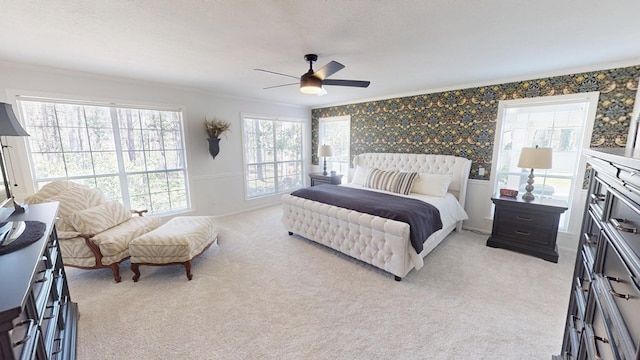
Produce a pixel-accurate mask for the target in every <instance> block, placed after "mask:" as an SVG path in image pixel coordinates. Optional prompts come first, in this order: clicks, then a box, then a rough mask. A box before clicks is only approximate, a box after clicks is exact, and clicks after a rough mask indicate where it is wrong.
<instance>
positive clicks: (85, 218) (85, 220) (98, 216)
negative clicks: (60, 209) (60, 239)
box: [69, 200, 131, 234]
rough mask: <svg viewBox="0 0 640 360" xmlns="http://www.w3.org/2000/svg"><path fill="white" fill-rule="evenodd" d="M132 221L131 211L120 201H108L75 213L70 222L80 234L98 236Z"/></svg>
mask: <svg viewBox="0 0 640 360" xmlns="http://www.w3.org/2000/svg"><path fill="white" fill-rule="evenodd" d="M129 219H131V211H129V210H127V208H126V207H124V205H122V204H121V203H120V202H119V201H116V200H112V201H107V202H105V203H103V204H100V205H98V206H94V207H91V208H88V209H84V210H80V211H76V212H74V213H73V214H72V215H71V217H70V219H69V220H70V222H71V224H72V225H73V227H74V228H75V229H76V231H78V232H79V233H83V234H97V233H101V232H103V231H105V230H107V229H111V228H112V227H114V226H116V225H119V224H122V223H123V222H125V221H127V220H129Z"/></svg>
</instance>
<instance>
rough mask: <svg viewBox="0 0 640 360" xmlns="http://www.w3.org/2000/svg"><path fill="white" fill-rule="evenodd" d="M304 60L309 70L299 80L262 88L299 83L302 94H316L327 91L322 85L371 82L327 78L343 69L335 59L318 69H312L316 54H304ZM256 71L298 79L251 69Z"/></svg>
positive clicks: (316, 57)
mask: <svg viewBox="0 0 640 360" xmlns="http://www.w3.org/2000/svg"><path fill="white" fill-rule="evenodd" d="M304 60H305V61H307V62H308V63H309V71H307V72H306V73H304V74H302V76H300V78H299V80H300V81H299V82H294V83H289V84H282V85H275V86H269V87H266V88H264V89H265V90H266V89H273V88H277V87H282V86H290V85H296V84H300V92H302V93H303V94H318V95H324V94H326V93H327V92H326V91H325V90H324V85H334V86H351V87H361V88H366V87H368V86H369V84H370V83H371V82H370V81H361V80H336V79H327V78H328V77H329V76H331V75H333V74H335V73H337V72H338V71H340V70H342V69H344V65H342V64H340V63H339V62H337V61H331V62H330V63H328V64H327V65H325V66H323V67H322V68H320V70H318V71H313V63H314V62H315V61H317V60H318V55H316V54H307V55H305V56H304ZM253 70H256V71H263V72H266V73H270V74H275V75H282V76H286V77H290V78H293V79H298V77H297V76H293V75H287V74H282V73H279V72H275V71H270V70H264V69H253Z"/></svg>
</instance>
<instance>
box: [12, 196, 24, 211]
mask: <svg viewBox="0 0 640 360" xmlns="http://www.w3.org/2000/svg"><path fill="white" fill-rule="evenodd" d="M11 201H12V202H13V208H14V210H13V213H14V214H22V213H25V212H27V205H21V204H18V202H17V201H16V199H15V198H12V199H11Z"/></svg>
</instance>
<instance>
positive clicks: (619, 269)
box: [598, 241, 640, 339]
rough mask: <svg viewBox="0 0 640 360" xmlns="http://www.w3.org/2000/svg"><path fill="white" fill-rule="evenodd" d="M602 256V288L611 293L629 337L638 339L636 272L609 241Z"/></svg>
mask: <svg viewBox="0 0 640 360" xmlns="http://www.w3.org/2000/svg"><path fill="white" fill-rule="evenodd" d="M603 258H604V259H603V266H602V277H601V282H602V286H603V289H604V291H605V292H606V293H608V294H609V295H611V297H612V300H613V302H614V303H615V305H616V307H617V309H618V311H619V312H620V314H621V316H622V318H623V319H624V323H625V325H626V328H627V330H628V331H629V334H630V335H631V338H632V339H640V316H638V314H640V287H639V286H640V285H639V284H638V281H639V278H638V273H637V271H634V270H633V269H632V268H631V266H630V265H629V264H628V263H627V261H626V260H625V259H624V258H623V257H622V255H621V254H620V252H619V250H618V249H617V247H616V246H615V245H614V244H613V243H612V242H611V241H607V242H606V244H605V248H604V251H603ZM636 270H637V269H636ZM598 276H599V275H598Z"/></svg>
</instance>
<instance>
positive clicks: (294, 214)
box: [282, 153, 471, 281]
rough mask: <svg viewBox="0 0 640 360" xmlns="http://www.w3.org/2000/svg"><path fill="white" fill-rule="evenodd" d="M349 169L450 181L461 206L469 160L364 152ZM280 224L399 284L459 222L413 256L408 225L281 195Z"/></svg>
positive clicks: (460, 225)
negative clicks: (382, 272) (410, 173)
mask: <svg viewBox="0 0 640 360" xmlns="http://www.w3.org/2000/svg"><path fill="white" fill-rule="evenodd" d="M353 165H354V167H356V166H365V167H368V168H377V169H381V170H396V171H415V172H419V173H429V174H448V175H452V176H453V181H452V182H451V184H450V186H449V192H450V193H451V194H452V195H454V196H455V197H456V199H458V202H459V203H460V204H461V205H462V207H464V204H465V198H466V193H467V180H468V177H469V171H470V169H471V160H468V159H465V158H462V157H457V156H450V155H433V154H401V153H366V154H360V155H357V156H356V157H355V158H354V159H353ZM282 202H283V217H282V222H283V224H284V226H285V228H286V229H287V231H288V232H289V234H290V235H292V234H294V233H295V234H298V235H300V236H303V237H305V238H307V239H310V240H313V241H315V242H318V243H320V244H323V245H325V246H327V247H330V248H332V249H335V250H338V251H340V252H342V253H344V254H346V255H349V256H351V257H353V258H355V259H358V260H361V261H364V262H365V263H368V264H371V265H373V266H375V267H378V268H380V269H382V270H385V271H387V272H389V273H391V274H393V275H395V279H396V280H398V281H400V280H401V279H402V278H403V277H404V276H406V275H407V274H408V273H409V271H411V270H412V269H414V268H415V269H416V270H417V269H420V268H421V267H422V266H423V265H424V262H423V258H424V257H425V256H426V255H427V254H428V253H429V252H431V251H432V250H433V249H434V248H435V247H436V246H437V245H438V244H440V242H442V240H443V239H444V238H445V237H446V236H447V235H449V234H450V233H451V232H452V231H453V230H455V229H457V230H458V231H460V230H461V229H462V221H458V222H457V223H454V224H452V225H450V226H448V227H446V228H443V229H441V230H438V231H437V232H435V233H434V234H433V235H431V236H430V237H429V238H428V239H427V240H426V241H425V242H424V249H423V251H422V252H421V253H420V254H417V253H416V251H415V250H414V248H413V247H412V246H411V243H410V241H409V224H407V223H404V222H400V221H396V220H389V219H385V218H381V217H378V216H374V215H369V214H365V213H361V212H357V211H353V210H348V209H344V208H339V207H336V206H332V205H327V204H324V203H321V202H316V201H312V200H307V199H303V198H300V197H296V196H292V195H289V194H285V195H283V196H282Z"/></svg>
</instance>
